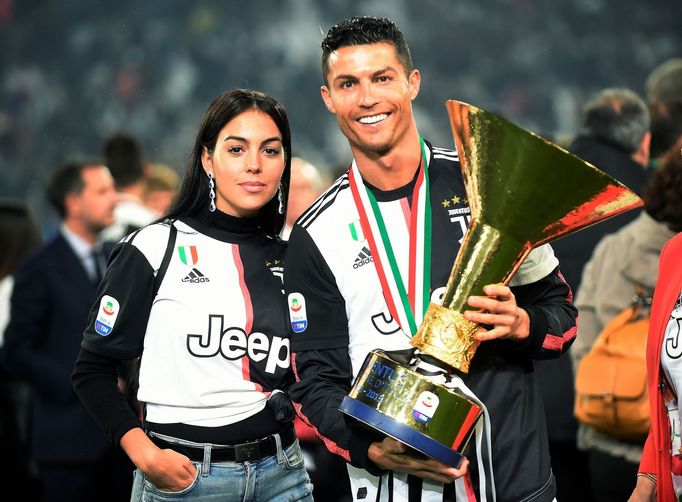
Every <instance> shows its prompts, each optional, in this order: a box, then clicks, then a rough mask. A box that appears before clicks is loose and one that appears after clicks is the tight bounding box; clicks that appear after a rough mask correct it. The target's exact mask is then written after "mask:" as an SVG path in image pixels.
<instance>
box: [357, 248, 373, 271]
mask: <svg viewBox="0 0 682 502" xmlns="http://www.w3.org/2000/svg"><path fill="white" fill-rule="evenodd" d="M373 261H374V258H372V252H371V251H370V250H369V248H367V246H363V248H362V250H361V251H360V252H359V253H358V255H357V256H356V257H355V262H353V268H360V267H362V266H364V265H367V264H368V263H372V262H373Z"/></svg>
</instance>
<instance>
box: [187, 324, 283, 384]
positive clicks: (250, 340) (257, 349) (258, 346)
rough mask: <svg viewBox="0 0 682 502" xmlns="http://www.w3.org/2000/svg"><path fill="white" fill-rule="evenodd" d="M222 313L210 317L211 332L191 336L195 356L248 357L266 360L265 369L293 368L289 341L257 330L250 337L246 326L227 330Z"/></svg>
mask: <svg viewBox="0 0 682 502" xmlns="http://www.w3.org/2000/svg"><path fill="white" fill-rule="evenodd" d="M224 322H225V320H224V318H223V316H222V315H209V316H208V333H206V334H203V335H194V334H188V335H187V350H188V351H189V353H190V354H192V355H193V356H195V357H215V356H217V355H218V354H220V355H221V356H222V357H224V358H225V359H228V360H230V361H234V360H236V359H241V358H242V357H244V356H247V357H248V358H249V359H251V360H252V361H254V362H260V361H263V360H266V363H265V372H266V373H272V374H274V373H275V370H276V369H277V368H282V369H286V368H288V367H289V340H288V339H287V338H280V337H278V336H273V337H272V340H270V339H269V338H268V336H267V335H265V334H263V333H258V332H253V333H251V334H250V335H248V336H247V334H246V332H245V331H244V330H243V329H242V328H238V327H234V326H232V327H229V328H227V329H224Z"/></svg>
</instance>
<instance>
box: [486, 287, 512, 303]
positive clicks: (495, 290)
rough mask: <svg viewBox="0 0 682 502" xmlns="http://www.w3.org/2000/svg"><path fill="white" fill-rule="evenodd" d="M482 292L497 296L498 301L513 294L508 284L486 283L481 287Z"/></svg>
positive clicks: (506, 298) (491, 296)
mask: <svg viewBox="0 0 682 502" xmlns="http://www.w3.org/2000/svg"><path fill="white" fill-rule="evenodd" d="M483 292H484V293H485V294H486V295H487V296H489V297H490V298H497V299H498V300H500V301H507V300H509V299H510V298H511V297H512V296H514V295H513V293H512V292H511V289H509V286H505V285H504V284H488V285H487V286H484V287H483Z"/></svg>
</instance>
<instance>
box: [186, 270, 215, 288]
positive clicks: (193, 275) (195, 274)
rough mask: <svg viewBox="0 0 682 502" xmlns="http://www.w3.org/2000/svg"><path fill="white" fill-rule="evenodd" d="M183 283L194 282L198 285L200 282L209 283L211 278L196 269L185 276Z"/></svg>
mask: <svg viewBox="0 0 682 502" xmlns="http://www.w3.org/2000/svg"><path fill="white" fill-rule="evenodd" d="M182 282H192V283H194V284H196V283H199V282H209V278H208V277H206V276H205V275H204V274H202V273H201V272H199V271H198V270H197V269H196V268H193V269H192V270H191V271H190V273H189V274H187V275H186V276H185V278H184V279H183V280H182Z"/></svg>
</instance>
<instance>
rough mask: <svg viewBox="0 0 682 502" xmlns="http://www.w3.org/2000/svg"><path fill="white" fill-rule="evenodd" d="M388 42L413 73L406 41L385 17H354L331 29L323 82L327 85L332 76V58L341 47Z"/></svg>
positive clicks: (324, 53)
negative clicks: (328, 77)
mask: <svg viewBox="0 0 682 502" xmlns="http://www.w3.org/2000/svg"><path fill="white" fill-rule="evenodd" d="M382 42H386V43H389V44H391V45H393V47H395V50H396V52H397V53H398V59H399V60H400V63H401V64H402V65H403V66H404V67H405V71H406V72H407V73H410V72H411V71H412V69H413V66H412V56H411V55H410V48H409V47H408V46H407V42H405V37H403V33H402V32H401V31H400V29H399V28H398V26H397V25H396V24H395V23H394V22H393V21H391V20H390V19H388V18H386V17H372V16H362V17H352V18H350V19H346V20H345V21H341V22H340V23H339V24H337V25H334V26H332V27H331V28H329V31H328V32H327V35H326V36H325V37H324V40H322V78H323V79H324V83H325V85H329V82H327V73H328V72H329V56H330V55H331V54H332V53H333V52H334V51H335V50H337V49H340V48H341V47H349V46H352V45H368V44H378V43H382Z"/></svg>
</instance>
